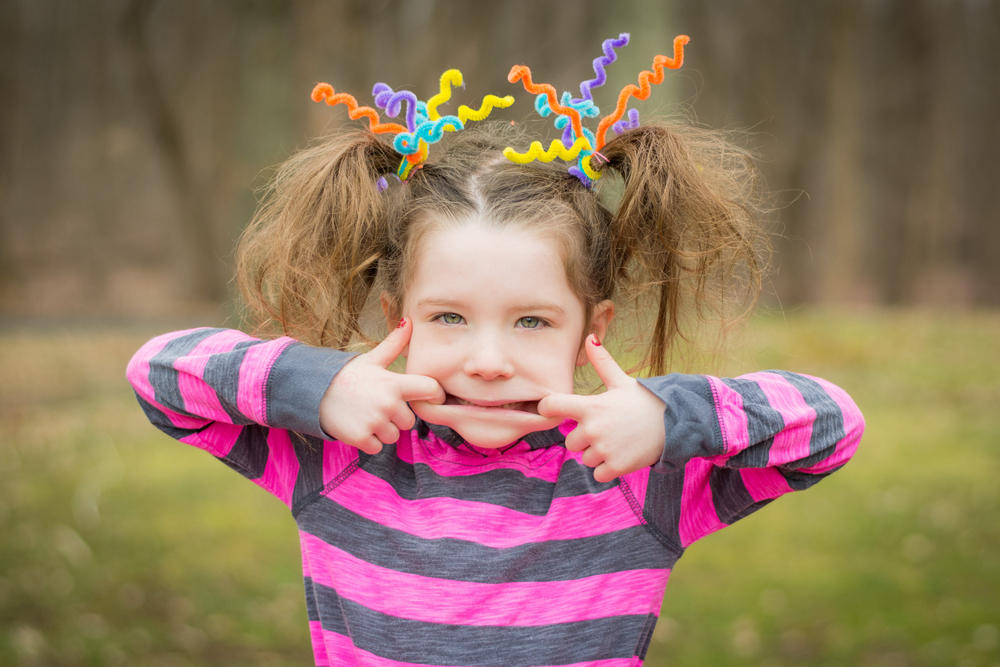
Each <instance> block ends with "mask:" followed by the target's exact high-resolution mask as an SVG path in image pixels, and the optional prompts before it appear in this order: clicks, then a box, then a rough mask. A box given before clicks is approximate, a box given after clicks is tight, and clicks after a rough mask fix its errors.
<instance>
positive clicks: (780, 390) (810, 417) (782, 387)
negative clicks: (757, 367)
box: [741, 372, 816, 466]
mask: <svg viewBox="0 0 1000 667" xmlns="http://www.w3.org/2000/svg"><path fill="white" fill-rule="evenodd" d="M741 379H744V380H753V381H754V382H756V383H757V386H759V387H760V389H761V391H763V392H764V395H765V396H767V401H768V403H770V404H771V407H772V408H774V409H775V410H777V411H778V412H779V413H781V417H782V418H783V419H784V420H785V428H783V429H782V430H781V431H779V432H778V433H777V434H776V435H775V436H774V443H773V444H772V445H771V451H770V455H769V457H768V461H767V464H768V465H769V466H776V465H782V464H785V463H790V462H792V461H798V460H799V459H804V458H806V457H807V456H809V440H810V439H811V438H812V428H813V424H814V423H815V422H816V411H815V410H813V409H812V408H811V407H809V405H808V404H807V403H806V401H805V399H804V398H803V397H802V394H801V393H800V392H799V390H798V389H796V388H795V387H793V386H792V385H791V384H790V383H789V382H788V380H786V379H785V378H784V377H782V376H780V375H776V374H774V373H766V372H763V373H751V374H750V375H746V376H743V377H742V378H741Z"/></svg>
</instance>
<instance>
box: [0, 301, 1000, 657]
mask: <svg viewBox="0 0 1000 667" xmlns="http://www.w3.org/2000/svg"><path fill="white" fill-rule="evenodd" d="M154 333H158V332H152V331H150V332H144V331H135V330H123V329H114V330H110V329H109V330H104V331H98V330H85V331H63V332H58V331H51V332H50V331H41V330H24V331H20V332H19V331H16V330H9V331H7V332H3V333H0V374H2V377H3V380H4V381H3V382H2V383H0V461H2V463H0V465H2V469H3V471H4V473H5V474H4V476H3V482H2V484H0V665H8V664H9V665H57V666H58V665H133V664H139V665H154V666H156V665H165V666H173V665H177V666H180V665H191V666H195V665H275V666H281V665H306V664H311V662H310V661H311V650H310V647H309V638H308V632H307V625H306V615H305V607H304V602H303V596H302V589H301V586H302V583H301V574H300V565H299V553H298V544H297V535H296V530H295V526H294V523H293V522H292V520H291V518H290V516H289V515H288V512H287V509H286V508H285V507H284V505H282V504H281V503H280V502H278V501H277V500H275V499H274V498H272V497H270V496H269V495H268V494H267V493H265V492H263V491H260V490H259V489H258V488H257V487H255V486H254V485H253V484H250V483H248V482H247V481H246V480H244V479H243V478H242V477H240V476H239V475H237V474H235V473H233V472H232V471H231V470H229V469H228V468H226V467H225V466H223V465H222V464H219V463H216V462H213V461H211V460H209V459H208V457H207V455H205V454H204V453H202V452H198V451H196V450H194V449H192V448H189V447H185V446H183V445H178V444H177V443H175V442H173V441H172V440H170V439H169V438H167V437H166V436H164V435H162V434H160V433H159V432H158V431H156V430H155V429H153V428H152V427H150V426H149V425H148V423H147V422H146V420H145V418H144V416H143V415H142V412H141V410H139V408H138V406H137V405H136V403H135V401H134V398H133V397H132V394H131V390H130V389H129V388H128V386H127V385H126V384H125V382H124V379H123V372H124V366H125V363H126V361H127V360H128V358H129V356H130V355H131V354H132V352H133V351H134V350H135V349H137V348H138V346H139V345H141V344H142V343H143V342H144V341H145V340H146V339H147V338H148V337H149V336H150V335H152V334H154ZM747 349H748V350H750V351H749V352H747V353H746V354H743V355H741V356H740V357H739V358H732V359H729V360H728V361H726V368H725V369H724V371H725V372H727V373H728V374H737V373H739V372H746V371H749V370H755V369H759V368H785V369H788V370H794V371H799V372H804V373H809V374H812V375H818V376H821V377H825V378H827V379H829V380H831V381H833V382H835V383H837V384H839V385H841V386H843V387H844V388H846V389H847V390H848V391H849V392H850V393H851V394H852V396H853V397H854V398H855V400H856V401H857V402H858V404H859V405H860V406H861V408H862V410H863V411H864V413H865V417H866V420H867V424H868V427H867V431H866V434H865V438H864V440H863V442H862V446H861V449H860V450H859V452H858V454H857V456H856V457H855V459H854V461H852V462H851V463H850V464H849V465H848V466H847V467H846V468H844V470H842V471H841V472H839V473H837V474H836V475H833V476H832V477H830V478H829V479H827V480H824V481H823V482H822V483H821V484H819V485H818V486H817V487H815V488H814V489H812V490H810V491H808V492H806V493H802V494H796V495H794V496H791V497H788V498H783V499H781V500H779V501H777V502H775V503H774V504H772V505H770V506H769V507H767V508H765V509H764V510H763V511H761V512H760V513H759V514H756V515H754V516H752V517H750V518H748V519H747V520H745V521H743V522H740V523H738V524H736V525H735V526H733V527H731V528H728V529H726V530H724V531H722V532H720V533H717V534H715V535H712V536H709V537H708V538H706V539H705V540H704V541H703V542H701V543H698V544H695V545H693V546H692V547H691V548H690V550H689V551H688V553H687V554H686V555H685V557H684V558H683V559H682V560H681V561H680V562H679V563H678V565H677V568H676V569H675V571H674V575H673V577H674V580H673V581H672V582H671V584H670V585H669V586H668V588H667V596H666V600H665V602H664V607H663V615H662V617H661V621H660V624H659V625H658V628H657V632H656V635H655V637H654V640H653V644H652V646H651V648H650V651H649V654H648V656H647V664H648V665H651V666H654V667H657V666H660V665H668V664H669V665H674V666H678V665H683V666H689V665H690V666H694V665H746V664H760V665H773V666H781V665H889V666H890V667H895V666H899V667H903V666H908V665H913V666H924V665H927V666H935V665H961V666H962V667H976V666H985V667H991V666H997V665H1000V630H998V628H1000V525H998V519H997V515H998V510H1000V486H998V484H997V479H998V477H1000V475H998V473H1000V452H998V449H997V448H998V446H1000V315H998V314H995V313H979V314H948V315H946V316H942V315H934V314H931V313H920V312H885V311H872V312H867V313H860V314H859V313H852V314H847V313H832V312H820V311H803V312H797V313H792V314H788V315H787V316H785V317H764V318H761V319H759V320H758V321H756V322H755V323H754V325H753V326H752V327H751V328H750V330H749V331H748V334H747Z"/></svg>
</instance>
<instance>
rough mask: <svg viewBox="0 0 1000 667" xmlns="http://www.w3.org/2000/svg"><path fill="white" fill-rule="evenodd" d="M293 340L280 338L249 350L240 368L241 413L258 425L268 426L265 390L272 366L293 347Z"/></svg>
mask: <svg viewBox="0 0 1000 667" xmlns="http://www.w3.org/2000/svg"><path fill="white" fill-rule="evenodd" d="M293 342H294V341H293V340H292V339H291V338H278V339H275V340H272V341H269V342H267V343H263V344H261V345H254V346H253V347H250V348H247V352H246V356H244V357H243V364H242V365H241V366H240V391H239V395H238V396H237V399H236V400H237V407H238V408H239V411H240V412H241V413H243V414H244V415H246V416H247V417H249V418H250V419H252V420H254V421H255V422H257V423H258V424H267V406H266V405H265V400H266V398H265V396H264V390H265V388H266V387H267V377H268V375H269V374H270V373H271V366H272V364H274V362H275V360H276V359H277V358H278V356H279V355H280V354H281V352H282V350H284V349H285V348H286V347H288V346H289V345H291V344H292V343H293Z"/></svg>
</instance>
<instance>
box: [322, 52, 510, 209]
mask: <svg viewBox="0 0 1000 667" xmlns="http://www.w3.org/2000/svg"><path fill="white" fill-rule="evenodd" d="M456 86H461V87H463V88H464V87H465V85H464V83H463V79H462V73H461V72H459V71H458V70H457V69H450V70H448V71H446V72H445V73H444V74H442V75H441V87H440V92H438V93H437V94H436V95H434V96H433V97H431V98H430V99H429V100H427V101H426V102H424V101H422V100H419V99H417V96H416V95H415V94H414V93H412V92H410V91H408V90H400V91H394V90H393V89H392V88H390V87H389V86H388V85H386V84H384V83H376V84H375V86H374V88H372V96H373V97H374V98H375V106H376V107H378V108H379V109H383V110H384V111H385V114H386V116H388V117H390V118H395V117H396V116H398V115H399V114H400V112H401V111H402V109H403V103H404V102H405V103H406V112H405V113H404V114H403V117H404V118H405V121H406V126H405V127H404V126H403V125H400V124H399V123H382V122H380V119H379V114H378V111H376V110H375V109H372V108H371V107H361V106H358V101H357V100H356V99H355V98H354V96H353V95H348V94H347V93H335V92H334V89H333V86H331V85H330V84H328V83H319V84H316V87H315V88H313V92H312V99H313V101H314V102H323V101H325V102H326V103H327V104H328V105H330V106H334V105H336V104H344V105H346V106H347V110H348V111H347V114H348V116H350V117H351V119H352V120H357V119H359V118H362V117H364V118H367V119H368V129H369V130H370V131H372V132H374V133H375V134H395V135H396V137H395V138H394V139H393V142H392V147H393V149H395V151H396V152H397V153H399V154H400V155H402V156H403V159H402V161H401V162H400V163H399V168H398V169H397V170H396V177H397V178H398V179H399V180H401V181H405V180H406V179H407V177H408V176H409V175H410V174H411V173H412V171H413V169H415V168H419V167H420V165H421V164H423V162H424V161H425V160H426V159H427V154H428V151H429V149H430V145H431V144H435V143H437V142H438V141H441V139H442V137H443V136H444V133H445V132H457V131H459V130H463V129H465V124H466V123H468V122H469V121H481V120H485V119H486V117H487V116H489V115H490V113H491V112H492V111H493V109H503V108H506V107H509V106H510V105H511V104H513V103H514V98H513V97H511V96H510V95H506V96H504V97H497V96H496V95H487V96H486V97H484V98H483V101H482V104H480V106H479V108H478V109H473V108H471V107H468V106H466V105H464V104H463V105H461V106H459V107H458V115H455V116H442V115H441V114H440V113H438V107H439V106H440V105H442V104H444V103H446V102H447V101H448V100H450V99H451V90H452V88H453V87H456ZM388 186H389V181H388V180H386V178H385V177H379V179H378V181H377V183H376V188H377V189H378V191H379V192H382V191H383V190H385V189H386V188H387V187H388Z"/></svg>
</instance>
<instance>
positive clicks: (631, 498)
mask: <svg viewBox="0 0 1000 667" xmlns="http://www.w3.org/2000/svg"><path fill="white" fill-rule="evenodd" d="M618 488H619V489H620V490H621V492H622V495H623V496H625V501H626V502H627V503H628V505H629V507H630V508H631V509H632V512H633V513H634V514H635V516H636V518H638V519H639V523H640V524H642V527H643V528H645V529H646V531H647V532H649V534H650V535H652V536H653V538H654V539H655V540H656V541H657V542H659V543H660V544H662V545H663V546H664V547H666V548H667V549H668V550H669V551H670V552H671V553H673V554H675V555H676V556H677V558H678V559H679V558H680V557H681V555H682V554H683V553H684V548H683V547H681V548H678V547H677V546H676V545H674V544H672V543H671V542H670V540H669V539H668V538H667V536H666V535H664V534H663V533H661V532H660V531H659V530H658V529H657V528H656V526H654V525H653V524H651V523H649V522H648V521H646V516H645V513H644V512H643V509H642V506H641V505H640V504H639V501H638V500H637V499H636V497H635V494H634V493H632V487H630V486H629V485H628V482H626V481H625V480H624V479H623V478H621V477H619V478H618Z"/></svg>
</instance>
